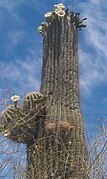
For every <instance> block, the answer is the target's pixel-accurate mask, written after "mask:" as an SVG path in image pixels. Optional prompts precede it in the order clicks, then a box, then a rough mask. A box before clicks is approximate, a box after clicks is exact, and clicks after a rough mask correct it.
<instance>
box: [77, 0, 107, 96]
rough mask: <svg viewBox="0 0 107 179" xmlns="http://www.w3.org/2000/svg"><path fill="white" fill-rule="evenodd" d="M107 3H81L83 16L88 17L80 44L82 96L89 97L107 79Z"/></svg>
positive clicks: (100, 1) (98, 1)
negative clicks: (106, 12)
mask: <svg viewBox="0 0 107 179" xmlns="http://www.w3.org/2000/svg"><path fill="white" fill-rule="evenodd" d="M105 5H107V3H105V2H104V1H102V0H97V1H95V0H89V1H87V2H86V3H81V2H80V3H79V7H80V9H81V10H82V13H81V14H82V16H83V17H87V18H88V19H87V22H86V23H87V27H86V29H85V30H84V32H82V33H83V39H82V40H83V41H81V42H80V50H79V58H80V69H81V71H83V74H82V75H81V78H80V86H81V91H82V95H84V94H85V95H86V96H87V95H89V94H90V93H91V92H92V89H93V88H95V87H97V85H101V83H102V82H105V81H106V78H107V69H106V67H107V60H106V59H107V24H106V17H107V14H106V15H105V10H104V11H103V9H104V8H106V10H107V6H105Z"/></svg>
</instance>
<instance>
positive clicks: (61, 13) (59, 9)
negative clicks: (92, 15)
mask: <svg viewBox="0 0 107 179" xmlns="http://www.w3.org/2000/svg"><path fill="white" fill-rule="evenodd" d="M64 9H65V6H64V5H63V4H62V3H60V4H56V5H54V10H53V11H49V12H47V13H46V14H45V18H46V22H43V23H42V24H41V26H39V27H38V31H39V32H40V34H42V36H43V37H44V36H45V35H46V32H47V29H48V25H49V24H51V23H52V22H53V21H54V20H55V19H56V18H57V17H58V18H57V19H58V20H59V21H60V20H61V19H67V17H69V19H70V20H71V22H72V23H73V26H74V28H75V29H76V30H81V29H82V28H84V27H86V25H84V24H83V21H84V20H86V19H87V18H84V19H80V17H79V16H80V13H74V12H71V11H69V9H66V10H64ZM61 22H63V21H61Z"/></svg>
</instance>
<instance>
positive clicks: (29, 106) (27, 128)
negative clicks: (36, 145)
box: [1, 92, 46, 144]
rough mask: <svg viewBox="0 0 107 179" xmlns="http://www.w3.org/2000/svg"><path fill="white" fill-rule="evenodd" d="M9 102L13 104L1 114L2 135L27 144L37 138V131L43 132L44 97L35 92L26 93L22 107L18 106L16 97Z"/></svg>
mask: <svg viewBox="0 0 107 179" xmlns="http://www.w3.org/2000/svg"><path fill="white" fill-rule="evenodd" d="M11 100H12V101H13V103H14V104H13V105H9V106H7V108H6V109H5V110H4V111H3V112H2V114H1V126H2V135H3V136H6V137H8V138H11V139H13V140H14V141H16V142H21V143H25V144H28V143H29V142H31V141H32V140H35V139H36V138H37V137H38V130H41V134H42V132H43V130H42V129H43V127H44V121H45V115H46V110H45V105H46V97H44V96H43V95H42V94H41V93H37V92H31V93H28V94H26V96H25V97H24V101H23V104H22V106H19V105H18V100H19V98H18V96H16V95H15V96H13V97H12V98H11Z"/></svg>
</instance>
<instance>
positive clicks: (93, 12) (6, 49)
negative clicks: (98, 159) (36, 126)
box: [0, 0, 107, 129]
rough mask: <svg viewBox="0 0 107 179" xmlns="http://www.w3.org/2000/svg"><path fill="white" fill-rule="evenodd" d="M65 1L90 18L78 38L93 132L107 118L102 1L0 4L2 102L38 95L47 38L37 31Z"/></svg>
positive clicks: (0, 0)
mask: <svg viewBox="0 0 107 179" xmlns="http://www.w3.org/2000/svg"><path fill="white" fill-rule="evenodd" d="M60 2H62V3H64V4H65V6H66V7H69V8H70V10H71V11H75V12H81V17H82V18H83V17H87V18H88V20H87V22H86V24H87V28H86V29H84V30H83V31H82V32H80V34H79V62H80V95H81V110H82V113H83V117H84V121H85V125H86V128H87V129H88V128H89V126H90V125H93V124H99V121H98V119H106V117H107V109H106V106H107V92H106V91H107V83H106V81H107V50H106V49H107V40H106V39H107V24H106V17H107V2H106V1H103V0H87V1H85V0H83V1H77V0H72V1H71V0H62V1H60V0H50V1H47V0H42V1H39V0H30V1H29V0H0V98H1V103H2V101H3V100H5V101H6V102H7V100H8V99H9V96H11V95H13V94H18V95H20V96H23V95H24V94H25V93H26V92H29V91H34V90H36V91H38V90H39V86H40V77H41V65H42V38H41V36H40V34H39V33H38V30H37V28H38V26H39V25H40V24H41V22H43V21H44V20H45V19H44V14H45V13H46V12H47V11H50V10H51V9H52V8H53V5H54V4H57V3H60ZM7 89H10V93H8V92H7ZM2 94H3V96H4V98H2ZM8 102H10V101H8Z"/></svg>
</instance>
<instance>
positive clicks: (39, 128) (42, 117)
mask: <svg viewBox="0 0 107 179" xmlns="http://www.w3.org/2000/svg"><path fill="white" fill-rule="evenodd" d="M64 8H65V6H64V5H63V4H58V5H55V8H54V10H53V11H52V12H48V13H46V14H45V17H46V21H47V22H43V23H42V25H41V26H40V27H39V28H38V30H39V32H40V33H41V34H42V37H43V66H42V80H41V89H40V92H41V93H36V92H32V93H28V94H27V95H26V96H25V98H24V102H23V105H22V106H21V107H19V106H18V104H16V103H15V105H14V106H10V107H9V108H8V109H6V110H5V111H4V112H3V113H2V117H1V118H2V121H3V122H2V123H4V131H7V136H8V137H9V138H12V139H13V140H15V141H17V142H23V143H25V144H26V145H27V159H28V162H27V174H26V178H33V179H34V178H35V179H50V178H53V179H85V178H86V166H87V149H86V143H85V136H84V124H83V120H82V115H81V111H80V100H79V68H78V31H79V30H80V29H81V28H84V27H85V25H83V20H85V19H80V17H79V16H80V13H76V14H75V13H74V12H70V11H69V10H68V9H67V10H64ZM16 119H17V121H16V122H15V120H16ZM7 123H13V124H14V125H13V129H12V132H11V131H10V128H9V127H8V126H10V125H8V124H7ZM3 134H5V133H3Z"/></svg>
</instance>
